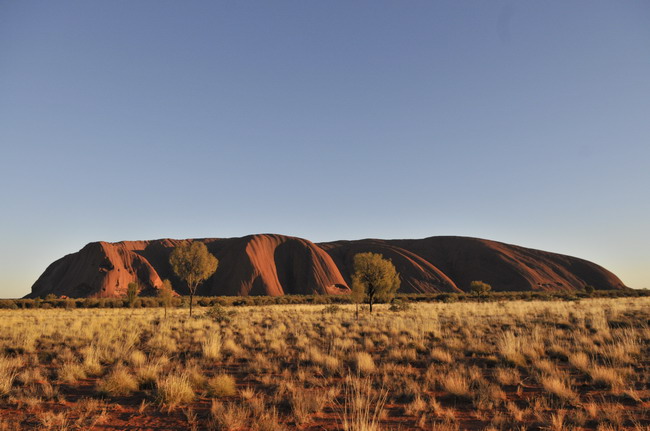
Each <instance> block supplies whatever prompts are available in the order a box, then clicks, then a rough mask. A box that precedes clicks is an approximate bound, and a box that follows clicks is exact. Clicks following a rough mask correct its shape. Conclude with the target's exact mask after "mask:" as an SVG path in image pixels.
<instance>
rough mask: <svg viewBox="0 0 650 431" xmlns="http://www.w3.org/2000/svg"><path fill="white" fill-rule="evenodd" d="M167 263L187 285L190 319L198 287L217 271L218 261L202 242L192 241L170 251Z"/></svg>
mask: <svg viewBox="0 0 650 431" xmlns="http://www.w3.org/2000/svg"><path fill="white" fill-rule="evenodd" d="M169 263H170V264H171V266H172V269H173V270H174V273H175V274H176V275H177V276H178V278H180V279H181V280H183V281H184V282H185V283H186V284H187V288H188V290H189V292H190V317H191V316H192V303H193V302H194V295H195V294H196V289H197V288H198V287H199V285H200V284H201V283H202V282H203V281H205V280H207V279H208V278H209V277H210V276H211V275H212V274H214V272H215V271H216V270H217V266H218V265H219V261H218V260H217V258H216V257H214V256H213V255H212V254H211V253H210V252H209V251H208V247H206V245H205V244H204V243H202V242H198V241H194V242H191V243H185V244H183V245H179V246H178V247H176V248H175V249H174V251H172V254H171V256H170V257H169Z"/></svg>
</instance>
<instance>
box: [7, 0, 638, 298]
mask: <svg viewBox="0 0 650 431" xmlns="http://www.w3.org/2000/svg"><path fill="white" fill-rule="evenodd" d="M649 119H650V3H648V2H646V1H629V2H601V1H552V2H535V1H516V2H515V1H493V2H471V1H458V0H453V1H435V2H429V1H410V2H402V1H393V2H384V1H358V2H348V1H320V2H318V1H273V2H248V1H227V2H226V1H221V2H212V1H205V2H203V1H192V2H181V1H158V0H156V1H146V0H140V1H137V2H133V1H104V2H99V1H86V0H84V1H77V2H71V1H57V2H46V1H0V163H1V167H2V169H0V184H2V186H1V188H0V201H1V202H2V211H0V238H1V239H2V241H0V297H15V296H22V295H24V294H27V293H28V292H29V289H30V287H31V285H32V283H33V282H34V281H35V280H36V278H37V277H38V276H39V275H40V274H41V273H42V272H43V271H44V270H45V268H46V267H47V265H48V264H49V263H51V262H52V261H54V260H55V259H57V258H59V257H61V256H63V255H64V254H67V253H72V252H75V251H77V250H79V249H80V248H81V247H83V246H84V245H85V244H86V243H88V242H91V241H97V240H105V241H119V240H133V239H153V238H163V237H173V238H185V237H230V236H241V235H246V234H250V233H260V232H273V233H283V234H288V235H295V236H301V237H305V238H308V239H311V240H313V241H326V240H335V239H357V238H365V237H379V238H421V237H427V236H433V235H464V236H477V237H481V238H488V239H494V240H498V241H503V242H508V243H513V244H518V245H523V246H527V247H532V248H539V249H544V250H549V251H554V252H559V253H565V254H570V255H575V256H579V257H582V258H585V259H589V260H592V261H594V262H596V263H598V264H600V265H602V266H604V267H606V268H608V269H610V270H612V271H613V272H614V273H616V274H617V275H618V276H619V277H620V278H621V279H622V280H623V281H624V282H625V283H626V284H628V285H630V286H632V287H639V288H641V287H649V288H650V282H649V281H648V280H649V279H650V246H649V245H648V244H649V241H650V227H649V226H650V225H649V220H650V199H649V198H648V196H649V193H648V189H649V186H650V169H649V168H650V121H649Z"/></svg>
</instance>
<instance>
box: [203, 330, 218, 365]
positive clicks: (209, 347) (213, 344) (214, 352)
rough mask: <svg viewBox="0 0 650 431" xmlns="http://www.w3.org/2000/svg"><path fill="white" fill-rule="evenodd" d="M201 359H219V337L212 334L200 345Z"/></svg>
mask: <svg viewBox="0 0 650 431" xmlns="http://www.w3.org/2000/svg"><path fill="white" fill-rule="evenodd" d="M201 349H202V351H203V357H204V358H208V359H219V358H220V357H221V335H220V334H219V333H218V332H213V333H211V334H209V335H208V337H207V338H206V339H205V341H203V343H201Z"/></svg>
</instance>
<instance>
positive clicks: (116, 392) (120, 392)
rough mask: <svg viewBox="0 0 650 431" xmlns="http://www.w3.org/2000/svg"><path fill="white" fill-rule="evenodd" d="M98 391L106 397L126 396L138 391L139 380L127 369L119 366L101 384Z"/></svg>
mask: <svg viewBox="0 0 650 431" xmlns="http://www.w3.org/2000/svg"><path fill="white" fill-rule="evenodd" d="M98 389H99V391H100V392H102V393H104V394H106V395H110V396H126V395H130V394H131V393H133V392H134V391H136V390H137V389H138V380H137V379H136V378H135V376H134V375H133V374H131V373H129V371H128V370H127V369H126V368H125V367H123V366H121V365H119V366H117V367H115V368H114V369H113V371H111V372H110V373H109V374H108V375H107V376H106V377H105V378H104V379H102V380H101V381H100V382H99V385H98Z"/></svg>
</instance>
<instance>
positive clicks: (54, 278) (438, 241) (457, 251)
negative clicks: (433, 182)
mask: <svg viewBox="0 0 650 431" xmlns="http://www.w3.org/2000/svg"><path fill="white" fill-rule="evenodd" d="M187 241H201V242H204V243H205V244H206V245H207V247H208V249H209V250H210V252H211V253H212V254H214V255H215V256H216V257H217V258H218V259H219V267H218V269H217V272H216V273H215V274H214V275H213V276H212V277H210V278H209V279H208V280H206V281H205V283H203V284H202V285H201V286H200V287H199V292H197V294H199V295H205V296H216V295H242V296H246V295H272V296H277V295H284V294H314V293H315V294H337V293H347V292H348V288H347V286H349V283H350V275H351V272H352V262H353V257H354V255H355V254H356V253H361V252H367V251H371V252H374V253H381V254H382V255H384V257H386V258H389V259H391V260H392V262H393V264H394V265H395V267H396V268H397V271H398V272H399V273H400V278H401V281H402V284H401V287H400V291H401V292H404V293H436V292H461V291H467V290H468V289H469V284H470V282H471V281H473V280H482V281H484V282H486V283H489V284H491V285H492V288H493V290H495V291H530V290H541V291H556V290H563V291H571V290H576V289H582V288H583V287H584V286H585V285H587V284H590V285H592V286H594V287H596V288H597V289H624V288H625V286H624V285H623V283H622V282H621V280H619V279H618V278H617V277H616V276H615V275H614V274H612V273H611V272H609V271H607V270H606V269H604V268H602V267H600V266H598V265H596V264H594V263H591V262H588V261H585V260H582V259H578V258H575V257H570V256H564V255H560V254H555V253H549V252H544V251H539V250H533V249H528V248H524V247H518V246H514V245H508V244H503V243H499V242H494V241H487V240H481V239H476V238H463V237H431V238H425V239H420V240H377V239H367V240H359V241H337V242H330V243H321V244H314V243H312V242H310V241H307V240H304V239H301V238H294V237H288V236H282V235H251V236H246V237H243V238H227V239H214V238H212V239H192V240H171V239H162V240H155V241H124V242H118V243H105V242H97V243H91V244H88V245H87V246H85V247H84V248H83V249H81V250H80V251H78V252H77V253H73V254H70V255H67V256H65V257H63V258H61V259H59V260H57V261H56V262H54V263H52V264H51V265H50V266H49V267H48V268H47V269H46V270H45V272H44V273H43V275H41V277H40V278H39V279H38V280H37V281H36V283H34V285H33V286H32V293H31V294H30V295H28V296H29V297H38V296H45V295H47V294H50V293H53V294H56V295H65V296H68V297H121V296H124V295H125V294H126V289H127V286H128V284H129V283H130V282H133V281H137V282H138V283H139V285H140V286H141V287H142V289H143V290H142V295H151V294H155V292H156V290H157V289H158V288H160V286H161V285H162V279H165V278H168V279H170V280H171V281H172V284H173V286H174V289H175V290H176V291H178V292H179V293H181V294H185V293H187V291H186V289H185V286H184V284H183V283H182V282H181V281H180V280H178V279H177V278H176V277H175V276H174V274H173V272H172V270H171V267H170V265H169V255H170V253H171V252H172V250H173V249H174V247H176V246H177V245H179V244H181V243H184V242H187Z"/></svg>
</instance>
